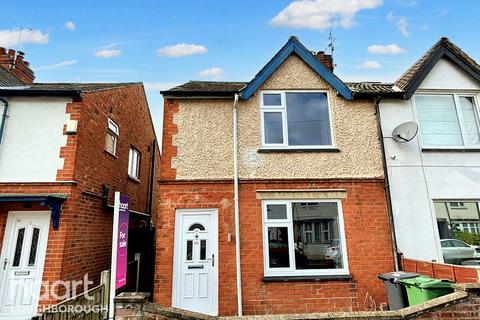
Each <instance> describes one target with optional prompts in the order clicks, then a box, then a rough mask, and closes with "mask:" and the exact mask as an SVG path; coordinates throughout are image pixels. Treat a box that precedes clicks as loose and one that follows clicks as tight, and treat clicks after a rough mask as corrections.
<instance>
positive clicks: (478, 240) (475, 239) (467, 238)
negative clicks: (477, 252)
mask: <svg viewBox="0 0 480 320" xmlns="http://www.w3.org/2000/svg"><path fill="white" fill-rule="evenodd" d="M453 237H454V238H455V239H458V240H461V241H463V242H466V243H468V244H470V245H474V246H479V245H480V234H476V233H470V232H463V231H455V232H454V233H453Z"/></svg>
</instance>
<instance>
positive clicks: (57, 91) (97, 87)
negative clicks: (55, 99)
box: [0, 82, 142, 98]
mask: <svg viewBox="0 0 480 320" xmlns="http://www.w3.org/2000/svg"><path fill="white" fill-rule="evenodd" d="M137 85H142V83H141V82H124V83H33V84H28V85H25V84H23V83H22V86H21V87H19V86H11V85H10V86H8V85H7V86H1V88H0V95H4V96H42V95H45V96H59V97H73V98H81V95H82V93H87V92H95V91H101V90H109V89H116V88H124V87H130V86H137Z"/></svg>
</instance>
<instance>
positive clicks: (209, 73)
mask: <svg viewBox="0 0 480 320" xmlns="http://www.w3.org/2000/svg"><path fill="white" fill-rule="evenodd" d="M198 75H199V76H200V77H202V78H211V79H214V80H220V79H222V78H223V69H222V68H217V67H213V68H208V69H205V70H202V71H200V72H199V73H198Z"/></svg>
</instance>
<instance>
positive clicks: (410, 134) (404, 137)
mask: <svg viewBox="0 0 480 320" xmlns="http://www.w3.org/2000/svg"><path fill="white" fill-rule="evenodd" d="M417 133H418V125H417V124H416V123H415V122H405V123H402V124H401V125H399V126H397V127H396V128H395V129H393V132H392V137H393V140H395V141H397V142H408V141H410V140H412V139H413V138H415V136H416V135H417Z"/></svg>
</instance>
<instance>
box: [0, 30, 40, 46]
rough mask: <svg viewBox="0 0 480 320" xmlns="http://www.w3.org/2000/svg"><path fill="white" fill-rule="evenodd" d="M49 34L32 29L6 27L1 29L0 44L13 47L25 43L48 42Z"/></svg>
mask: <svg viewBox="0 0 480 320" xmlns="http://www.w3.org/2000/svg"><path fill="white" fill-rule="evenodd" d="M48 40H49V39H48V34H47V33H43V32H42V31H40V30H32V29H5V30H0V46H2V47H7V48H9V47H10V48H11V47H13V46H16V45H18V44H23V43H37V44H45V43H48Z"/></svg>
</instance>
